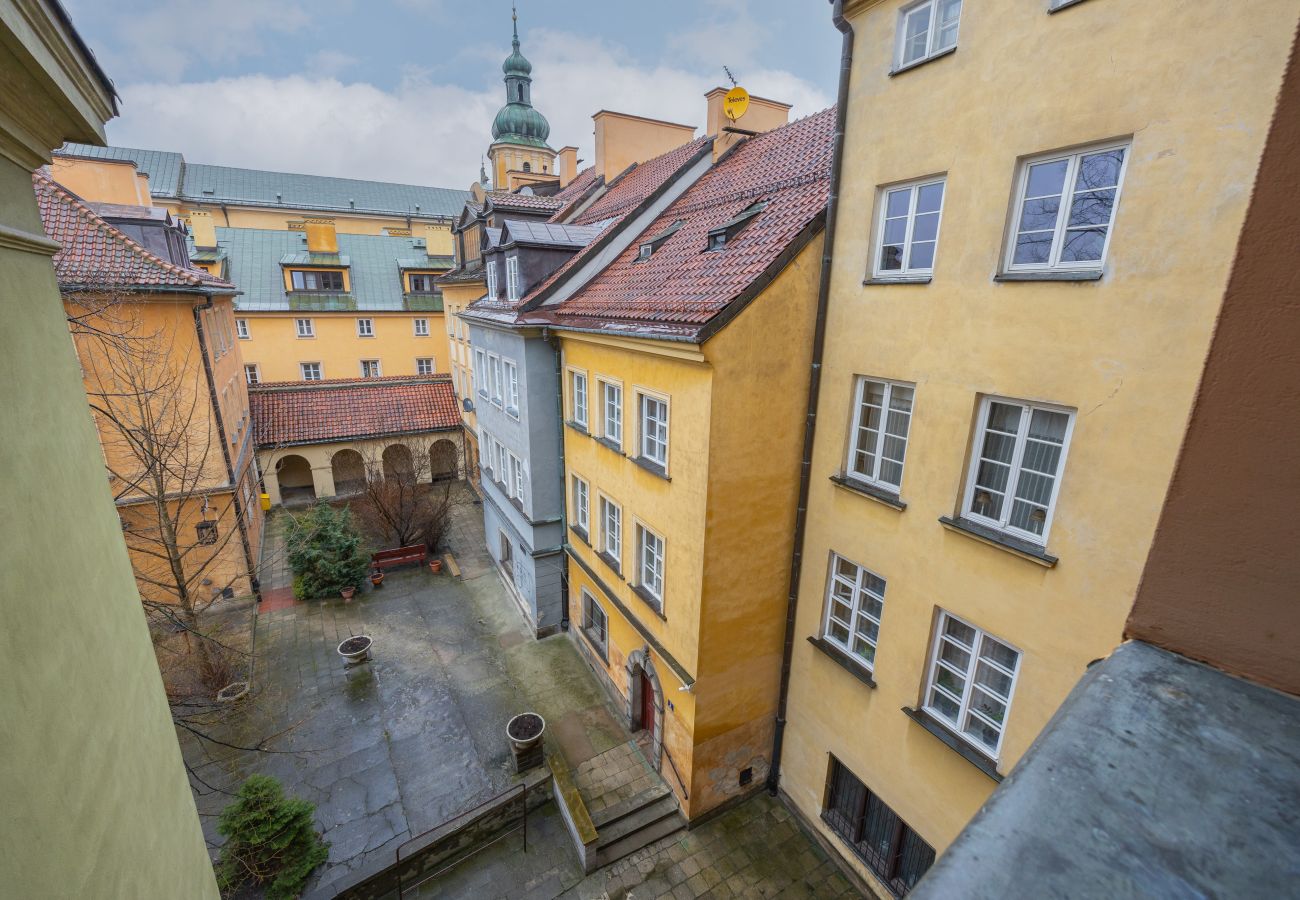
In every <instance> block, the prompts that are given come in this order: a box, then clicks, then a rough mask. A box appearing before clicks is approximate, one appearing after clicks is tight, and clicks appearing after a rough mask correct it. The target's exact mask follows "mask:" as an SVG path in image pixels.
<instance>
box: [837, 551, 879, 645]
mask: <svg viewBox="0 0 1300 900" xmlns="http://www.w3.org/2000/svg"><path fill="white" fill-rule="evenodd" d="M884 606H885V579H883V578H881V577H880V576H879V575H876V574H874V573H872V572H868V571H867V570H866V569H864V568H862V567H861V566H859V565H856V564H854V563H852V562H849V560H847V559H845V558H844V557H842V556H839V555H838V554H832V555H831V575H830V578H829V579H827V582H826V621H825V622H823V623H822V635H823V636H824V637H825V638H826V640H827V641H829V642H830V643H832V644H834V645H835V646H837V647H839V648H840V649H841V650H843V651H844V652H845V653H848V654H851V655H852V656H853V657H854V658H856V659H857V660H858V662H861V663H862V664H863V665H864V666H866V667H867V668H868V669H870V668H872V667H873V666H874V665H875V662H876V641H877V640H878V639H879V638H880V613H881V611H882V610H883V609H884Z"/></svg>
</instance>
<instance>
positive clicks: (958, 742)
mask: <svg viewBox="0 0 1300 900" xmlns="http://www.w3.org/2000/svg"><path fill="white" fill-rule="evenodd" d="M903 713H904V715H906V716H907V717H908V718H909V719H911V720H912V721H913V722H915V723H916V724H918V725H920V726H921V727H922V728H924V729H925V730H926V731H928V732H930V734H932V735H934V736H935V737H937V738H938V739H939V740H941V741H943V742H944V743H945V744H946V745H948V747H949V748H950V749H952V750H954V751H956V753H957V755H958V756H960V757H961V758H962V759H964V760H966V761H967V762H968V763H970V764H971V765H973V766H974V767H975V768H977V769H979V770H980V771H981V772H983V773H984V774H985V775H987V776H988V777H990V778H992V779H993V780H994V781H997V782H1001V781H1002V774H1001V773H1000V772H998V767H997V763H995V762H994V761H993V760H991V759H989V758H988V757H987V756H985V755H984V754H983V753H980V752H979V751H978V750H976V749H975V748H974V747H972V746H970V745H969V744H967V743H966V741H964V740H963V739H962V738H960V737H958V736H957V733H956V732H954V731H953V730H952V729H951V728H949V727H948V726H947V725H944V724H943V723H942V722H940V721H939V720H937V719H936V718H935V717H934V716H932V715H930V714H929V713H927V712H926V711H925V710H923V709H912V708H910V707H907V706H904V707H903Z"/></svg>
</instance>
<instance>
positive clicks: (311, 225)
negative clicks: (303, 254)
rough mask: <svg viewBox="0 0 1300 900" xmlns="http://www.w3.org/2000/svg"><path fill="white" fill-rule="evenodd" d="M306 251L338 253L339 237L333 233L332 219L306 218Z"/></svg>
mask: <svg viewBox="0 0 1300 900" xmlns="http://www.w3.org/2000/svg"><path fill="white" fill-rule="evenodd" d="M306 231H307V252H308V253H338V252H339V239H338V235H336V234H335V233H334V220H333V219H307V221H306Z"/></svg>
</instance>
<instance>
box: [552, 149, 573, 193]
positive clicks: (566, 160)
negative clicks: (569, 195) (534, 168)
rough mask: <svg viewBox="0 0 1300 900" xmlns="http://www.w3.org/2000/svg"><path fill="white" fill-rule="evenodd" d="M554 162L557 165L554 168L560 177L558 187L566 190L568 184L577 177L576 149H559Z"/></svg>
mask: <svg viewBox="0 0 1300 900" xmlns="http://www.w3.org/2000/svg"><path fill="white" fill-rule="evenodd" d="M556 162H558V163H559V165H557V166H556V167H555V168H556V172H557V173H558V174H559V176H560V187H561V188H566V187H568V186H569V182H570V181H572V180H573V179H574V178H576V177H577V175H578V148H577V147H561V148H560V155H559V158H558V159H557V160H556Z"/></svg>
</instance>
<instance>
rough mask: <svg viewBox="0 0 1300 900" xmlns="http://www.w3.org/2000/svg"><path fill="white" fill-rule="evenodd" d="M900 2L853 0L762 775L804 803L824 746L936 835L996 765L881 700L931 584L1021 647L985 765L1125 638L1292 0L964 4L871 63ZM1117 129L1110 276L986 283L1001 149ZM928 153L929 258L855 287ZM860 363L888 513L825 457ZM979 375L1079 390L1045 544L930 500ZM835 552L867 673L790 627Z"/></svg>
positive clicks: (984, 787) (818, 792)
mask: <svg viewBox="0 0 1300 900" xmlns="http://www.w3.org/2000/svg"><path fill="white" fill-rule="evenodd" d="M901 5H902V4H901V3H900V2H884V3H877V4H865V3H864V4H857V5H856V6H855V9H856V10H858V12H857V13H855V14H854V15H853V18H852V19H851V22H852V25H853V27H854V29H855V32H856V44H855V55H854V59H853V69H852V79H853V80H852V86H851V96H850V100H849V104H848V126H847V127H848V130H847V137H846V145H845V151H844V173H843V175H844V181H843V190H842V195H841V206H840V210H839V222H840V225H839V231H838V234H837V236H836V242H835V246H834V248H833V250H834V267H833V270H832V283H831V302H830V309H829V318H828V322H827V333H828V341H827V347H826V354H825V360H824V379H823V383H822V391H821V402H820V405H819V408H818V422H817V428H818V431H817V443H816V450H815V454H814V458H813V465H812V477H811V485H812V487H811V495H810V506H809V508H810V513H809V523H808V530H807V540H806V544H805V548H804V550H805V552H804V567H803V572H802V578H801V582H800V592H799V613H798V622H797V631H796V636H795V641H794V660H793V665H794V671H793V676H792V681H791V693H790V709H789V721H790V725H789V728H788V731H787V735H786V749H785V758H784V760H783V780H782V786H783V788H784V790H785V791H786V792H787V793H788V794H789V795H790V797H791V798H792V800H793V801H794V803H795V804H796V805H797V806H798V808H799V809H800V810H801V812H802V813H803V814H804V815H805V816H806V817H807V818H808V819H809V820H810V821H813V822H819V818H818V816H819V814H820V810H821V804H822V797H823V788H824V785H825V776H826V771H827V754H834V755H835V756H837V757H838V758H839V759H840V760H842V761H843V762H844V763H845V764H847V765H848V767H849V768H850V769H852V770H853V772H854V773H855V774H856V775H857V776H858V777H860V778H861V779H862V780H863V781H864V782H865V783H866V784H867V786H868V787H869V788H870V789H871V790H872V791H875V792H876V793H877V794H878V795H879V796H880V797H881V798H882V799H883V800H884V801H885V802H886V803H888V804H889V805H890V806H891V807H892V808H893V809H894V810H895V811H897V812H898V813H899V814H900V815H901V816H902V817H903V819H904V820H905V821H907V822H908V824H909V825H911V826H912V827H913V828H914V829H915V830H916V831H917V832H918V833H919V834H920V835H921V836H922V837H923V838H924V839H925V840H926V841H927V842H929V843H930V844H932V845H933V846H934V847H935V848H936V849H938V850H942V849H943V848H944V847H945V846H946V845H947V844H948V842H949V841H951V840H952V838H953V837H954V836H955V835H956V834H957V832H958V831H959V830H960V828H961V827H962V825H964V824H965V822H966V821H967V820H968V819H969V817H970V816H971V814H972V813H974V811H975V810H976V809H977V808H978V807H979V805H980V804H981V803H982V802H983V800H984V799H985V798H986V797H987V796H988V794H989V792H990V791H991V790H992V788H993V786H994V781H993V780H992V779H990V778H989V777H988V776H986V775H985V774H983V773H982V772H981V771H979V770H978V769H977V768H975V767H974V766H973V765H971V764H970V763H969V762H968V761H966V760H965V759H963V758H961V757H960V756H958V755H957V754H956V753H954V752H953V751H952V750H950V749H949V748H948V747H947V746H945V745H944V744H942V743H940V741H938V740H937V739H936V738H935V737H934V736H932V735H931V734H929V733H927V732H926V731H924V730H923V729H921V728H920V727H919V726H918V725H916V724H915V723H913V722H912V721H911V720H910V719H908V718H907V717H906V716H904V715H903V713H901V712H900V708H901V707H905V706H907V707H911V706H915V705H916V704H917V703H918V701H919V700H920V699H921V691H922V686H923V684H924V682H925V677H926V668H927V653H928V651H929V648H930V646H931V629H932V623H933V621H934V617H935V614H936V609H937V608H943V609H946V610H948V611H950V612H952V613H954V614H957V615H960V616H962V617H964V618H966V619H967V620H968V621H970V622H972V623H973V624H975V625H977V626H979V627H982V628H984V629H986V630H987V631H988V632H990V633H992V634H994V635H996V636H998V637H999V638H1001V639H1003V640H1005V641H1006V642H1008V643H1010V644H1012V645H1013V646H1015V647H1016V648H1018V649H1019V650H1020V651H1021V653H1022V657H1021V660H1020V670H1019V678H1018V682H1017V685H1016V687H1015V694H1014V697H1013V699H1012V703H1011V707H1010V712H1009V714H1008V718H1007V720H1006V726H1005V739H1004V743H1003V747H1002V751H1001V754H1000V757H999V758H998V760H997V761H996V764H997V767H998V769H999V771H1001V772H1004V773H1005V772H1007V771H1009V770H1010V769H1011V768H1012V767H1014V765H1015V762H1016V760H1017V759H1019V757H1020V755H1021V754H1022V753H1023V752H1024V750H1025V749H1026V748H1027V747H1028V745H1029V743H1030V742H1031V741H1032V740H1033V738H1034V736H1035V735H1036V734H1037V733H1038V731H1039V730H1040V729H1041V728H1042V727H1043V725H1044V724H1045V723H1046V722H1047V720H1048V718H1049V717H1050V716H1051V715H1052V713H1053V712H1054V711H1055V709H1056V708H1057V706H1058V704H1059V703H1060V702H1061V700H1062V699H1063V698H1064V697H1065V695H1066V693H1067V692H1068V691H1069V689H1070V688H1071V687H1072V686H1073V685H1074V683H1075V682H1076V681H1077V680H1078V677H1079V676H1080V674H1081V673H1082V672H1083V670H1084V668H1085V666H1086V665H1087V663H1088V662H1089V661H1090V660H1093V659H1096V658H1098V657H1101V656H1105V655H1106V654H1107V653H1108V652H1109V651H1110V650H1111V649H1113V648H1114V646H1115V645H1116V644H1117V643H1118V642H1119V640H1120V639H1121V636H1122V629H1123V623H1124V620H1125V616H1126V615H1127V612H1128V607H1129V605H1130V604H1131V602H1132V598H1133V595H1134V591H1135V589H1136V587H1137V583H1138V578H1139V574H1140V572H1141V569H1142V564H1143V562H1144V560H1145V557H1146V550H1147V547H1148V546H1149V545H1150V542H1151V538H1152V534H1153V532H1154V529H1155V525H1156V520H1157V516H1158V514H1159V510H1160V506H1161V503H1162V501H1163V498H1164V493H1165V486H1166V485H1167V484H1168V481H1169V477H1170V474H1171V472H1172V469H1173V464H1174V459H1175V455H1176V453H1177V450H1178V446H1179V441H1180V439H1181V435H1182V432H1183V427H1184V425H1185V423H1186V419H1187V415H1188V411H1189V407H1190V403H1191V401H1192V397H1193V393H1194V390H1195V388H1196V384H1197V380H1198V377H1199V373H1200V368H1201V362H1202V360H1203V359H1204V356H1205V353H1206V349H1207V347H1208V342H1209V338H1210V334H1211V331H1212V328H1213V326H1214V321H1215V316H1216V313H1217V310H1218V305H1219V300H1220V297H1221V295H1222V292H1223V288H1224V285H1225V282H1226V279H1227V276H1228V271H1229V266H1230V263H1231V252H1232V251H1231V248H1232V247H1234V246H1235V243H1236V237H1237V232H1238V229H1239V228H1240V226H1241V222H1242V218H1243V215H1244V213H1245V209H1246V202H1247V198H1248V196H1249V188H1250V184H1251V183H1252V181H1253V177H1254V168H1255V164H1256V161H1257V160H1258V158H1259V153H1260V150H1261V148H1262V146H1263V142H1264V136H1265V133H1266V130H1267V127H1268V123H1269V120H1270V115H1271V111H1272V102H1273V96H1274V91H1275V89H1276V85H1277V84H1278V82H1279V78H1280V76H1281V72H1282V68H1283V64H1284V60H1285V58H1286V52H1287V47H1288V45H1289V40H1290V36H1291V34H1293V33H1294V28H1295V22H1296V12H1297V10H1296V8H1295V5H1294V4H1293V3H1290V2H1281V0H1251V2H1247V3H1241V4H1237V5H1235V6H1234V9H1233V13H1232V14H1231V15H1225V14H1224V11H1223V7H1221V6H1218V5H1200V6H1195V7H1189V6H1187V5H1185V4H1181V3H1177V2H1173V0H1153V2H1150V3H1147V4H1143V5H1142V6H1141V8H1140V9H1139V8H1137V7H1133V6H1131V5H1117V4H1113V3H1105V2H1095V0H1094V2H1084V3H1081V4H1078V5H1077V6H1073V7H1070V8H1069V9H1067V10H1063V11H1062V12H1060V13H1058V14H1055V15H1048V14H1047V12H1046V10H1045V8H1044V6H1043V5H1042V4H1039V5H1034V4H1030V5H1029V6H1028V7H1027V6H1026V4H1023V3H1020V2H1018V0H1015V2H1013V0H989V2H982V3H979V4H974V3H968V4H965V7H966V8H965V9H964V10H963V12H962V18H961V28H960V37H959V43H958V49H957V52H956V53H953V54H951V55H948V56H945V57H943V58H940V59H936V60H934V61H932V62H929V63H926V64H924V65H921V66H919V67H917V68H915V69H912V70H910V71H907V72H903V73H900V74H898V75H896V76H894V77H889V76H888V75H887V74H886V73H887V72H888V71H889V69H890V68H891V54H892V50H893V46H894V29H895V26H896V23H897V12H898V9H899V8H900V6H901ZM1027 47H1031V48H1033V52H1032V53H1028V52H1026V50H1025V48H1027ZM1227 48H1233V49H1232V50H1231V51H1229V50H1228V49H1227ZM1082 73H1086V76H1082ZM1136 85H1140V86H1141V89H1140V90H1139V89H1135V86H1136ZM1130 136H1131V138H1132V150H1131V155H1130V159H1129V164H1128V171H1127V175H1126V181H1125V184H1124V187H1123V193H1122V196H1121V199H1120V201H1119V206H1118V213H1117V216H1116V219H1115V222H1114V232H1113V238H1112V242H1111V246H1110V252H1109V257H1108V261H1107V263H1106V268H1105V275H1104V277H1103V278H1102V279H1101V280H1100V281H1096V282H1086V283H1073V284H1062V283H1046V282H1037V283H998V282H995V281H994V280H993V277H992V276H993V275H994V273H995V272H997V271H998V267H999V262H1000V259H1001V254H1002V251H1003V248H1004V244H1003V235H1004V230H1005V228H1006V226H1007V222H1008V207H1009V205H1010V202H1011V196H1010V195H1011V192H1012V185H1013V175H1014V173H1015V171H1016V163H1017V160H1018V159H1019V158H1021V157H1023V156H1026V155H1031V154H1037V153H1042V152H1048V151H1053V150H1058V149H1061V148H1070V147H1076V146H1079V145H1084V144H1087V143H1090V142H1098V141H1107V140H1113V139H1127V138H1129V137H1130ZM939 173H946V175H947V190H946V196H945V199H944V209H943V220H942V225H941V229H940V236H939V245H938V255H937V261H936V264H935V269H934V275H933V280H932V282H931V283H929V284H923V285H893V286H876V285H871V286H864V285H863V279H864V278H865V277H867V275H868V266H869V261H870V244H871V224H872V222H873V221H874V217H875V214H876V209H877V207H876V203H877V193H878V188H879V187H880V186H882V185H888V184H892V183H895V182H900V181H905V180H909V179H916V178H921V177H924V176H931V175H935V174H939ZM1193 186H1194V187H1193ZM855 375H868V376H875V377H881V378H888V379H897V380H901V381H908V382H914V383H915V384H916V397H915V406H914V414H913V417H912V421H911V432H910V437H909V442H908V450H907V462H906V468H905V471H904V474H903V484H902V491H901V494H902V499H903V501H905V502H906V504H907V507H906V509H905V510H903V511H901V512H900V511H898V510H897V509H893V508H891V507H888V506H885V505H882V504H880V503H877V502H875V501H873V500H871V499H868V498H867V497H864V496H861V495H859V494H857V493H853V492H850V491H847V490H844V489H842V488H840V487H838V486H836V485H834V484H832V483H831V482H830V481H829V477H830V476H831V475H833V474H835V473H837V472H839V471H841V470H842V468H843V466H844V459H845V454H846V448H847V440H848V426H849V417H850V412H851V409H850V408H851V404H852V391H853V380H854V376H855ZM981 395H1001V396H1007V397H1011V398H1023V399H1028V400H1037V401H1046V402H1051V403H1056V404H1061V405H1063V406H1066V407H1070V408H1072V409H1075V410H1077V417H1076V421H1075V427H1074V434H1073V439H1072V442H1071V445H1070V448H1069V452H1068V457H1067V459H1066V462H1065V465H1064V470H1063V474H1062V478H1061V488H1060V493H1059V497H1058V500H1057V504H1056V512H1055V520H1054V523H1053V525H1052V529H1051V534H1050V539H1049V541H1048V544H1047V552H1048V553H1049V554H1052V555H1054V556H1056V557H1059V560H1060V562H1059V563H1058V564H1057V566H1056V567H1055V568H1045V567H1043V566H1041V565H1038V564H1036V563H1035V562H1032V561H1030V560H1028V559H1025V558H1021V557H1019V556H1016V555H1013V554H1011V553H1009V552H1006V551H1004V550H1002V549H1000V548H995V547H992V546H989V545H987V544H984V543H980V542H977V541H975V540H972V539H971V538H969V537H967V536H965V535H963V534H958V533H954V532H952V531H949V530H945V529H944V528H943V527H942V526H941V525H940V524H939V523H938V522H937V521H936V520H937V519H938V518H939V517H940V516H949V515H953V514H954V513H955V512H957V510H958V505H959V503H960V498H961V494H962V488H963V485H964V479H965V477H966V474H967V464H968V461H967V457H968V453H969V448H970V442H971V438H972V429H973V427H974V420H975V414H976V413H975V411H976V408H977V403H978V401H979V398H980V397H981ZM832 551H834V552H838V553H840V554H842V555H844V556H846V557H848V558H849V559H851V560H853V561H854V562H856V563H858V564H860V565H863V566H865V567H867V568H868V569H870V570H872V571H873V572H875V573H876V574H878V575H880V576H881V577H883V578H885V579H886V581H887V592H886V599H885V606H884V613H883V620H882V625H881V635H880V644H879V650H878V655H877V659H876V665H875V676H874V677H875V681H876V683H877V685H878V686H877V688H876V689H874V690H872V689H870V688H868V687H866V686H865V685H863V684H862V683H861V682H860V681H858V680H857V679H855V678H853V677H852V676H851V675H850V674H849V673H847V672H845V671H844V670H843V669H841V668H840V667H839V666H837V665H836V664H835V663H834V662H832V661H831V660H829V659H828V658H826V657H825V656H824V655H822V654H820V653H819V651H818V650H816V649H815V648H813V647H812V646H810V645H809V644H808V642H807V640H806V638H807V637H809V636H811V635H815V634H817V633H819V630H820V624H821V618H822V615H823V610H824V596H825V590H826V576H827V563H828V558H829V554H830V553H831V552H832ZM818 827H821V826H820V825H818ZM831 840H832V841H833V842H835V841H838V838H832V839H831ZM841 846H842V845H841ZM846 852H847V851H846ZM863 871H865V868H864V867H863Z"/></svg>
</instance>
